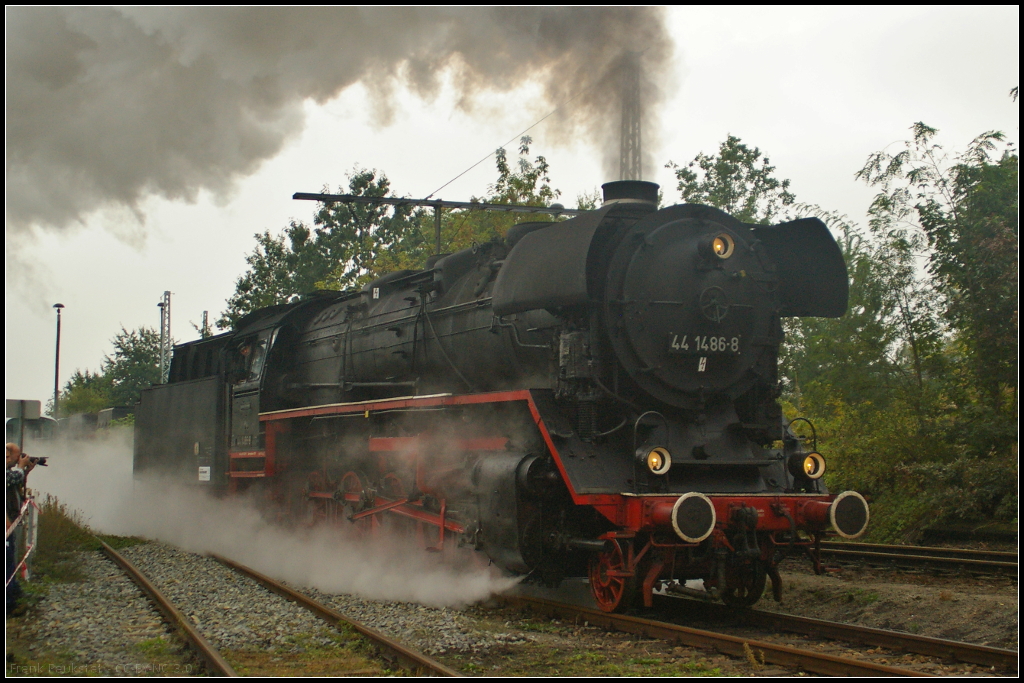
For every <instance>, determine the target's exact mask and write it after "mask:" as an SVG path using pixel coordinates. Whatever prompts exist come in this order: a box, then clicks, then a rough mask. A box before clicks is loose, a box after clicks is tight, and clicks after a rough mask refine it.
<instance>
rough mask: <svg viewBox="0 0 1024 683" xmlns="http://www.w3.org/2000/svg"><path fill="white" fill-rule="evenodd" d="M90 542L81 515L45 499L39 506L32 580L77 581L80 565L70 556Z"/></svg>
mask: <svg viewBox="0 0 1024 683" xmlns="http://www.w3.org/2000/svg"><path fill="white" fill-rule="evenodd" d="M92 540H93V539H92V534H91V533H90V531H89V528H88V527H87V526H86V525H85V522H84V521H83V520H82V515H81V513H79V512H78V511H77V510H71V509H69V508H68V506H67V505H65V504H64V503H61V502H60V501H59V500H57V498H56V497H55V496H50V495H47V496H46V497H45V498H44V499H43V500H42V503H41V504H40V505H39V545H38V547H37V548H36V551H35V553H34V555H33V557H32V569H33V573H34V580H35V581H78V580H79V579H81V578H82V570H81V565H80V563H79V562H77V561H76V560H75V557H74V553H75V552H76V551H78V550H82V549H83V548H84V547H85V546H86V545H87V544H88V543H90V542H91V541H92Z"/></svg>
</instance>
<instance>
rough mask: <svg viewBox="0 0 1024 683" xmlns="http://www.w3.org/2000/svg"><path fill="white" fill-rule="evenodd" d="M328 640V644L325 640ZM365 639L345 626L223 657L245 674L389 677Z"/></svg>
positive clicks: (296, 636) (229, 653) (293, 637)
mask: <svg viewBox="0 0 1024 683" xmlns="http://www.w3.org/2000/svg"><path fill="white" fill-rule="evenodd" d="M325 640H326V641H327V642H326V643H325V642H324V641H325ZM373 652H374V648H373V647H372V646H371V645H369V644H368V642H367V641H366V639H365V638H363V637H362V636H359V635H358V634H356V633H354V632H353V631H351V629H347V628H346V629H342V630H341V631H340V632H339V631H335V630H333V629H321V630H319V631H315V632H311V633H302V634H298V635H295V636H292V637H290V638H288V646H287V647H278V648H274V649H272V650H227V651H224V658H225V659H227V660H228V662H229V663H230V664H231V666H233V667H234V668H235V670H236V671H237V672H238V673H240V674H241V675H243V676H299V675H303V676H354V675H359V676H387V675H394V674H395V673H398V674H399V675H400V674H401V672H392V671H390V670H388V669H387V668H385V667H384V665H383V664H381V662H380V661H379V660H377V658H375V657H373V656H372V654H373Z"/></svg>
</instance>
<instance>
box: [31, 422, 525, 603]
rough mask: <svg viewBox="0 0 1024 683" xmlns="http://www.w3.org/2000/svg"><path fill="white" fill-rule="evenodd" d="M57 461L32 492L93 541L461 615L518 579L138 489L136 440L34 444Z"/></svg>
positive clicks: (237, 505)
mask: <svg viewBox="0 0 1024 683" xmlns="http://www.w3.org/2000/svg"><path fill="white" fill-rule="evenodd" d="M26 451H28V452H30V453H31V454H32V455H36V456H39V455H46V456H49V457H50V461H49V464H48V466H47V467H45V468H43V467H37V468H36V469H35V470H34V471H33V472H32V473H31V474H30V475H29V484H30V486H31V487H32V488H33V489H34V490H36V491H37V492H44V493H49V494H52V495H55V496H56V497H57V498H58V499H59V500H60V501H61V502H62V503H65V504H67V505H68V506H69V507H71V508H73V509H75V510H78V511H80V512H81V513H82V514H83V515H84V517H85V521H86V523H87V524H89V525H90V527H91V528H92V529H93V530H94V531H98V532H102V533H108V534H118V535H129V536H141V537H144V538H150V539H157V540H161V541H165V542H167V543H170V544H173V545H176V546H178V547H180V548H183V549H185V550H190V551H192V552H197V553H208V552H213V553H217V554H219V555H223V556H225V557H228V558H231V559H233V560H236V561H238V562H241V563H242V564H246V565H248V566H250V567H252V568H254V569H256V570H258V571H260V572H263V573H264V574H267V575H269V576H272V577H274V578H277V579H283V580H286V581H289V582H290V583H292V584H294V585H300V586H312V587H315V588H317V589H319V590H321V591H324V592H328V593H350V594H353V595H358V596H361V597H364V598H370V599H378V600H399V601H409V602H418V603H422V604H425V605H432V606H438V607H440V606H450V607H459V606H463V605H466V604H470V603H473V602H476V601H479V600H483V599H485V598H487V597H488V596H490V595H493V594H495V593H499V592H502V591H504V590H507V589H508V588H511V587H512V586H514V585H515V584H516V583H517V581H518V580H517V579H512V578H508V577H503V576H501V575H500V574H499V573H498V571H497V570H496V569H495V568H494V567H488V566H486V560H485V559H484V561H483V562H480V561H479V558H482V557H483V556H482V555H481V554H479V553H474V552H472V551H469V550H462V551H459V550H457V549H453V554H449V553H446V554H445V555H447V557H444V556H441V555H439V554H435V553H427V552H426V551H422V550H420V548H419V546H418V545H416V542H415V541H414V540H402V539H397V538H394V539H388V538H387V537H384V538H383V539H381V538H378V539H374V540H373V541H372V542H370V541H364V540H361V539H357V538H354V537H352V536H350V535H346V534H345V530H344V529H342V530H340V531H339V530H337V529H331V528H325V527H319V528H314V529H307V528H284V527H281V526H277V525H274V524H271V523H270V522H268V521H267V520H266V518H265V517H264V516H263V515H261V514H260V512H259V511H258V510H257V508H256V506H255V505H251V504H249V502H248V501H246V500H245V499H239V498H235V499H226V500H219V499H215V498H213V497H211V496H208V495H206V494H205V493H203V492H201V491H197V490H195V489H193V488H186V487H182V486H175V485H173V484H168V483H166V482H163V483H150V484H144V483H142V482H136V481H134V480H133V476H132V446H131V435H130V434H125V433H122V434H118V433H116V432H115V433H114V434H112V435H111V438H110V439H101V440H97V441H63V442H62V441H57V442H46V443H35V444H28V445H27V447H26Z"/></svg>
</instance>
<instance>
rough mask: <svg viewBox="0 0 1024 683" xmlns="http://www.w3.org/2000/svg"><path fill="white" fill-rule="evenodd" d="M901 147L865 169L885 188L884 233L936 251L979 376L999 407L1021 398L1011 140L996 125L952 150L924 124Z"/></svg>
mask: <svg viewBox="0 0 1024 683" xmlns="http://www.w3.org/2000/svg"><path fill="white" fill-rule="evenodd" d="M912 130H913V139H912V140H908V141H906V142H905V143H903V149H902V150H901V151H900V152H899V153H897V154H895V155H892V154H890V153H889V152H886V151H882V152H877V153H875V154H872V155H871V156H870V157H869V158H868V161H867V163H866V164H865V165H864V167H863V168H862V169H861V170H860V172H859V173H858V174H857V177H858V178H861V179H863V180H864V181H865V182H867V183H868V184H869V185H873V186H877V187H879V189H880V192H879V194H878V195H877V196H876V197H875V199H874V201H873V202H872V205H871V208H870V209H869V212H868V215H869V216H870V220H871V229H872V231H873V232H874V233H875V234H878V235H881V236H884V237H886V238H887V239H889V240H892V241H899V242H902V243H905V244H907V245H908V248H912V249H915V250H921V251H924V250H927V252H928V259H929V260H928V271H929V273H930V274H931V275H932V277H933V283H934V288H935V291H936V292H937V293H938V294H940V295H941V297H942V300H943V307H944V313H945V317H946V319H947V320H948V322H949V324H950V327H951V329H952V331H953V332H954V333H955V334H956V335H957V337H958V339H959V342H960V343H961V344H962V345H963V351H964V353H965V354H966V356H967V360H968V363H969V367H970V369H971V373H972V375H973V378H972V380H973V381H974V382H975V383H976V384H977V386H978V387H979V388H980V389H981V391H982V398H983V400H984V401H985V403H986V404H987V405H988V407H990V408H991V409H993V410H996V411H1001V410H1004V409H1007V408H1009V409H1013V407H1015V405H1016V375H1017V363H1016V359H1017V329H1016V325H1015V324H1013V321H1014V320H1016V315H1017V211H1018V198H1017V179H1018V156H1017V153H1016V151H1015V150H1014V149H1013V147H1012V145H1007V146H1006V147H1005V148H1004V149H1003V151H1002V154H1001V155H998V157H996V158H994V155H995V153H996V151H997V147H998V144H999V143H1001V142H1002V141H1003V140H1004V138H1005V136H1004V135H1003V134H1002V133H1000V132H997V131H989V132H987V133H984V134H982V135H980V136H978V137H977V138H975V140H974V141H973V142H972V143H971V144H970V145H969V146H968V148H967V151H966V152H964V153H963V154H958V155H954V156H953V157H952V158H951V157H950V155H949V154H948V153H946V152H945V151H944V150H943V148H942V146H941V145H939V144H937V143H936V142H935V141H934V138H935V136H936V133H937V131H936V130H935V129H934V128H930V127H929V126H926V125H925V124H923V123H916V124H914V126H913V127H912Z"/></svg>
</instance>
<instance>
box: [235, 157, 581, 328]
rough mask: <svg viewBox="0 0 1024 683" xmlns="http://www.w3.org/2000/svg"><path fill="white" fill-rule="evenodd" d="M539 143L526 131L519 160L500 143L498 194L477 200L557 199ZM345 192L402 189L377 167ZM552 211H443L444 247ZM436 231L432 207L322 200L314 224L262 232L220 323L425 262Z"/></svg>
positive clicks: (499, 232)
mask: <svg viewBox="0 0 1024 683" xmlns="http://www.w3.org/2000/svg"><path fill="white" fill-rule="evenodd" d="M531 142H532V141H531V139H530V138H529V137H524V138H522V140H521V141H520V147H519V158H518V160H516V162H515V163H510V162H509V160H508V157H507V154H506V152H505V150H504V149H499V150H497V152H496V160H497V170H498V179H497V181H496V182H495V183H494V184H493V185H491V186H490V187H489V188H488V190H489V192H490V195H489V196H488V197H485V198H479V197H473V198H472V200H471V201H479V202H485V203H492V204H527V205H530V206H547V205H549V204H550V203H551V201H552V200H554V199H555V198H557V197H558V196H559V192H558V190H555V189H552V188H551V185H550V182H551V179H550V177H549V166H548V163H547V160H546V159H545V158H544V157H543V156H538V157H536V159H534V160H533V161H531V160H530V159H529V153H530V144H531ZM324 191H325V192H327V191H328V189H327V188H326V187H325V188H324ZM339 192H342V189H341V188H339ZM345 194H352V195H357V196H367V197H394V196H395V195H394V194H393V193H392V192H391V185H390V182H389V181H388V179H387V176H386V175H384V174H383V173H381V172H379V171H376V170H373V171H367V170H359V171H356V172H354V173H353V174H352V175H351V176H349V186H348V191H347V192H345ZM588 199H589V198H587V197H584V198H582V199H581V201H587V200H588ZM544 218H546V217H545V216H536V215H529V214H513V213H505V212H494V211H476V210H468V211H451V210H448V211H443V212H442V216H441V250H442V252H445V253H448V252H453V251H457V250H459V249H464V248H466V247H469V246H471V245H472V244H473V243H479V242H485V241H487V240H490V239H494V238H497V237H503V236H504V235H505V233H506V232H508V229H509V228H510V227H512V225H514V224H515V223H518V222H522V221H526V220H543V219H544ZM435 230H436V227H435V214H434V211H433V210H430V209H424V208H420V209H415V210H414V209H412V208H411V207H408V206H405V207H393V206H389V205H386V204H341V203H333V204H320V205H319V206H318V207H317V210H316V213H315V215H314V217H313V227H310V226H308V225H307V224H305V223H303V222H301V221H293V222H292V223H291V224H290V225H289V226H288V227H287V228H285V230H284V232H283V233H282V234H280V235H278V236H276V237H275V236H273V235H271V234H270V231H265V232H263V233H262V234H257V235H256V236H255V237H256V249H255V250H254V251H253V252H252V253H251V254H250V255H249V256H247V257H246V263H248V264H249V268H248V270H247V271H246V272H245V274H243V275H242V276H241V277H239V278H238V279H237V280H236V282H235V293H234V294H233V295H232V296H231V298H229V299H228V301H227V304H228V308H227V310H226V311H225V312H224V313H223V314H222V315H221V318H220V320H219V321H218V322H217V325H218V326H219V327H221V328H228V327H231V326H233V325H234V324H235V323H236V322H237V321H238V320H239V319H240V318H241V317H242V316H244V315H246V314H248V313H251V312H252V311H255V310H258V309H260V308H264V307H266V306H273V305H275V304H281V303H285V302H287V301H288V300H289V299H291V297H293V296H295V295H299V294H305V293H308V292H311V291H313V290H316V289H334V290H341V289H348V288H353V287H360V286H362V285H364V284H365V283H366V282H369V281H370V280H372V279H373V278H375V277H378V276H380V275H383V274H385V273H389V272H393V271H396V270H402V269H406V268H409V269H416V268H423V267H424V264H425V263H426V260H427V258H428V257H429V256H431V255H432V254H433V253H434V251H435V248H436V247H435Z"/></svg>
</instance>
